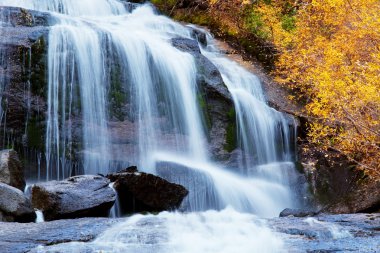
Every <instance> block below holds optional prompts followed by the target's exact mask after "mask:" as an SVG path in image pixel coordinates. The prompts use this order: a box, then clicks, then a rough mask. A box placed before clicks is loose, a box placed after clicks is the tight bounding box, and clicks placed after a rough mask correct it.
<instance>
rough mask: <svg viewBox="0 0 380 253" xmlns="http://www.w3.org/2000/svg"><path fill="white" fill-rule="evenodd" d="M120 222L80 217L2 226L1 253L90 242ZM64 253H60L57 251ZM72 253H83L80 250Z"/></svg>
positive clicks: (38, 249)
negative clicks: (67, 243) (68, 243)
mask: <svg viewBox="0 0 380 253" xmlns="http://www.w3.org/2000/svg"><path fill="white" fill-rule="evenodd" d="M117 222H120V220H119V219H109V218H80V219H72V220H56V221H49V222H41V223H1V222H0V228H1V229H0V249H1V250H0V251H1V252H4V253H5V252H7V253H8V252H12V253H24V252H30V251H31V250H33V249H35V252H39V253H40V252H41V251H40V249H41V247H43V246H48V245H56V244H63V243H65V242H72V241H73V242H88V241H90V240H93V239H94V238H95V237H96V236H98V235H99V234H101V233H102V232H103V231H104V230H106V229H108V228H110V227H111V226H112V225H114V224H116V223H117ZM58 252H61V251H58ZM70 252H78V253H80V252H82V251H80V250H78V248H76V249H75V250H74V249H71V251H70Z"/></svg>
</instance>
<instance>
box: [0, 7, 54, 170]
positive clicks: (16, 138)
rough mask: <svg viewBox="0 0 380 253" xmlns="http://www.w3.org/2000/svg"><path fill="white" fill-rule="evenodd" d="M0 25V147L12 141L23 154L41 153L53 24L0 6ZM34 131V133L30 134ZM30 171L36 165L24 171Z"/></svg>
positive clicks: (40, 16) (49, 19) (45, 15)
mask: <svg viewBox="0 0 380 253" xmlns="http://www.w3.org/2000/svg"><path fill="white" fill-rule="evenodd" d="M0 22H1V23H2V27H1V38H0V58H1V59H0V76H1V78H0V79H1V80H0V82H1V86H2V87H3V90H2V108H3V110H4V111H6V112H7V113H6V120H3V122H6V125H2V127H3V128H4V131H1V133H0V145H1V146H7V143H6V142H5V143H3V141H4V140H5V141H6V140H8V139H10V138H12V142H13V143H14V146H16V147H20V148H21V149H22V150H23V151H25V149H24V147H28V148H30V149H33V150H43V148H44V140H43V139H42V138H43V131H44V130H43V129H44V127H45V126H44V125H45V122H46V121H45V113H44V112H45V111H46V101H45V99H44V96H45V94H46V92H45V90H44V88H45V87H44V85H45V84H46V83H47V80H46V69H47V57H46V56H47V40H48V33H49V27H48V26H49V25H51V24H54V20H53V18H52V17H51V16H50V14H49V13H44V12H38V11H29V10H25V9H22V8H16V7H5V6H1V7H0ZM26 87H31V89H30V90H27V89H26ZM41 112H43V113H41ZM27 118H28V119H29V122H28V121H26V120H25V119H27ZM3 122H2V123H3ZM26 125H28V128H26ZM34 129H37V131H35V132H33V130H34ZM25 130H27V131H26V132H25ZM20 155H21V153H20ZM33 167H34V168H35V167H37V165H36V164H35V165H31V166H30V168H29V167H26V168H25V169H26V171H29V169H32V168H33Z"/></svg>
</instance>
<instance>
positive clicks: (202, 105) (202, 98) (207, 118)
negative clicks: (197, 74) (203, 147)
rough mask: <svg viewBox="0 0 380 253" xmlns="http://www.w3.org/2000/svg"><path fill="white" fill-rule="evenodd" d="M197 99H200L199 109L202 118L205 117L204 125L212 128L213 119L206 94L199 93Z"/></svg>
mask: <svg viewBox="0 0 380 253" xmlns="http://www.w3.org/2000/svg"><path fill="white" fill-rule="evenodd" d="M197 101H198V105H199V109H200V110H201V112H202V118H203V124H204V127H205V128H206V129H211V127H212V121H211V118H210V115H209V113H208V111H209V108H208V105H207V101H206V99H205V95H204V94H198V95H197ZM207 132H208V131H207Z"/></svg>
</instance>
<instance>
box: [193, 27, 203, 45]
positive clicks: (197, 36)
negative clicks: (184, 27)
mask: <svg viewBox="0 0 380 253" xmlns="http://www.w3.org/2000/svg"><path fill="white" fill-rule="evenodd" d="M191 36H192V37H193V38H195V39H196V40H197V41H198V42H199V43H200V44H201V45H202V46H207V35H206V33H205V32H203V31H202V30H200V29H197V28H196V27H191Z"/></svg>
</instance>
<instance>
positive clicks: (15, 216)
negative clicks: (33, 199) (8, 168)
mask: <svg viewBox="0 0 380 253" xmlns="http://www.w3.org/2000/svg"><path fill="white" fill-rule="evenodd" d="M35 219H36V213H35V212H34V210H33V208H32V205H31V203H30V201H29V199H27V198H26V196H25V195H24V193H23V192H22V191H20V190H19V189H17V188H14V187H12V186H9V185H6V184H3V183H0V221H9V222H13V221H16V222H34V220H35Z"/></svg>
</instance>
